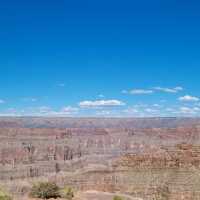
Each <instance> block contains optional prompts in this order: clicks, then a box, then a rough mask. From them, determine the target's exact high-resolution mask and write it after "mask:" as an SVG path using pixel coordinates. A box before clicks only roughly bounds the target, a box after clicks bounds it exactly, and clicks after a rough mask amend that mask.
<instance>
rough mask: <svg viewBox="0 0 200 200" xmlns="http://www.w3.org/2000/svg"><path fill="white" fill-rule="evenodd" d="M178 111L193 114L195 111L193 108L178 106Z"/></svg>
mask: <svg viewBox="0 0 200 200" xmlns="http://www.w3.org/2000/svg"><path fill="white" fill-rule="evenodd" d="M179 111H180V113H182V114H195V113H196V111H195V110H194V109H193V108H189V107H180V109H179Z"/></svg>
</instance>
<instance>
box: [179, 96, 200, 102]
mask: <svg viewBox="0 0 200 200" xmlns="http://www.w3.org/2000/svg"><path fill="white" fill-rule="evenodd" d="M178 99H179V101H184V102H197V101H199V98H198V97H194V96H190V95H185V96H183V97H179V98H178Z"/></svg>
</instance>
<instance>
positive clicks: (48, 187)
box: [30, 182, 61, 199]
mask: <svg viewBox="0 0 200 200" xmlns="http://www.w3.org/2000/svg"><path fill="white" fill-rule="evenodd" d="M30 196H31V197H34V198H41V199H50V198H55V199H56V198H59V197H61V196H60V188H59V187H58V186H57V185H56V184H55V183H49V182H40V183H38V184H35V185H33V187H32V189H31V193H30Z"/></svg>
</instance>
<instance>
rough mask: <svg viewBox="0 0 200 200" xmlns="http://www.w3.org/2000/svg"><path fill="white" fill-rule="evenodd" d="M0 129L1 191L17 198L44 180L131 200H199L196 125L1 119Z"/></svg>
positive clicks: (199, 147) (199, 137)
mask: <svg viewBox="0 0 200 200" xmlns="http://www.w3.org/2000/svg"><path fill="white" fill-rule="evenodd" d="M170 122H171V123H172V124H173V126H170ZM137 123H138V124H137ZM142 123H143V126H142ZM58 125H59V126H61V125H62V126H61V127H62V128H60V127H59V126H58ZM40 126H41V127H40ZM65 126H69V127H68V128H66V127H65ZM154 126H155V127H154ZM0 127H1V128H0V183H1V184H5V185H6V186H7V187H8V188H10V190H11V191H12V192H14V193H16V194H23V193H26V192H27V191H28V189H29V188H30V186H31V184H32V182H34V181H38V180H43V179H44V180H46V179H48V180H52V181H56V182H57V183H58V184H60V185H70V186H72V187H74V188H75V189H77V190H82V191H86V190H98V191H104V192H121V193H126V194H129V195H131V196H132V197H135V198H143V199H172V200H175V199H188V200H189V199H191V200H195V199H200V129H199V122H198V120H194V119H193V120H191V121H190V120H189V122H188V121H185V123H184V120H180V119H174V121H173V120H172V119H168V120H167V119H165V120H164V121H163V120H159V119H154V120H153V119H149V120H148V119H144V120H142V121H140V120H139V121H137V120H132V121H131V119H127V120H124V121H123V120H122V119H118V120H117V121H115V120H113V121H112V120H111V119H109V120H108V122H106V121H105V119H99V123H97V121H96V120H94V119H87V120H86V119H85V120H83V121H81V120H80V119H77V121H76V120H75V119H72V120H71V121H70V120H69V119H67V120H66V122H65V121H64V119H60V121H59V119H52V121H51V119H45V120H44V119H43V120H41V121H39V119H37V118H36V119H31V121H29V120H28V119H23V120H22V119H3V121H2V120H0ZM53 127H54V128H53Z"/></svg>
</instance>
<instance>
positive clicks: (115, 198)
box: [113, 196, 123, 200]
mask: <svg viewBox="0 0 200 200" xmlns="http://www.w3.org/2000/svg"><path fill="white" fill-rule="evenodd" d="M113 200H123V198H122V197H120V196H114V197H113Z"/></svg>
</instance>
